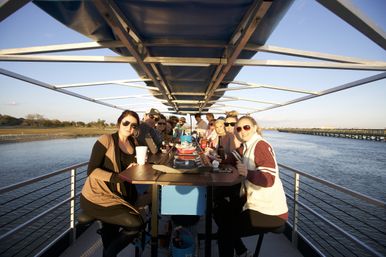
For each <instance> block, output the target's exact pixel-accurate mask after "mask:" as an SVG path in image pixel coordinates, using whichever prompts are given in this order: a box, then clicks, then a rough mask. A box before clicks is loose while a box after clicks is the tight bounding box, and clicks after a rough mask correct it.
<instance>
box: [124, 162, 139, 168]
mask: <svg viewBox="0 0 386 257" xmlns="http://www.w3.org/2000/svg"><path fill="white" fill-rule="evenodd" d="M134 166H138V163H136V162H132V163H130V164H129V166H127V167H126V169H128V168H131V167H134Z"/></svg>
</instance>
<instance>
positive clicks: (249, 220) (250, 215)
mask: <svg viewBox="0 0 386 257" xmlns="http://www.w3.org/2000/svg"><path fill="white" fill-rule="evenodd" d="M239 222H240V226H239V228H240V233H241V235H248V234H251V233H253V228H262V229H264V228H277V227H280V226H282V225H283V224H284V223H285V220H283V219H281V218H280V217H278V216H273V215H266V214H263V213H260V212H258V211H253V210H245V211H243V212H242V213H241V214H240V221H239Z"/></svg>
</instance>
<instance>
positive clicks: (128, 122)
mask: <svg viewBox="0 0 386 257" xmlns="http://www.w3.org/2000/svg"><path fill="white" fill-rule="evenodd" d="M121 124H122V125H123V126H125V127H127V126H129V125H130V124H131V127H132V128H133V129H137V128H138V124H137V123H130V121H124V122H122V123H121Z"/></svg>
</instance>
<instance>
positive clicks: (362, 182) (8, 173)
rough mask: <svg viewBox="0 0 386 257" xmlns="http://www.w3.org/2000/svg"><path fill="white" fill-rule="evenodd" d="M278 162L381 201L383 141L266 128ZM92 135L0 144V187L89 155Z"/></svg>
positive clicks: (385, 165)
mask: <svg viewBox="0 0 386 257" xmlns="http://www.w3.org/2000/svg"><path fill="white" fill-rule="evenodd" d="M264 137H265V138H266V139H267V141H269V142H270V143H271V144H272V146H273V148H274V150H275V152H276V156H277V160H278V162H279V163H281V164H284V165H287V166H290V167H292V168H295V169H298V170H301V171H304V172H307V173H310V174H312V175H315V176H318V177H321V178H323V179H325V180H328V181H331V182H333V183H336V184H339V185H341V186H344V187H347V188H349V189H352V190H354V191H358V192H360V193H363V194H365V195H368V196H371V197H374V198H377V199H379V200H382V201H386V193H385V190H384V185H385V182H386V144H385V143H384V142H375V141H366V140H355V139H346V138H332V137H322V136H312V135H302V134H291V133H282V132H276V131H265V132H264ZM96 139H97V138H95V137H86V138H75V139H55V140H45V141H32V142H22V143H9V144H0V163H1V165H0V176H1V180H0V187H4V186H7V185H10V184H13V183H17V182H20V181H24V180H27V179H30V178H33V177H36V176H39V175H43V174H46V173H48V172H52V171H54V170H57V169H60V168H64V167H66V166H70V165H73V164H77V163H80V162H83V161H87V160H88V159H89V156H90V153H91V149H92V146H93V144H94V142H95V141H96Z"/></svg>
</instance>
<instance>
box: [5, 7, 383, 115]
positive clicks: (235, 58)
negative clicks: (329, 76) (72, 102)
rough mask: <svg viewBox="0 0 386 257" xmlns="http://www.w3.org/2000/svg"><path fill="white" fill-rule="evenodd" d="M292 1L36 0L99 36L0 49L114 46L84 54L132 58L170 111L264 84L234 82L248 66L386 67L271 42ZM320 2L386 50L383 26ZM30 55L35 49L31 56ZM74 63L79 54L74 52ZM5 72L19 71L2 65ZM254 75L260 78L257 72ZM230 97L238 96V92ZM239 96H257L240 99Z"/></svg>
mask: <svg viewBox="0 0 386 257" xmlns="http://www.w3.org/2000/svg"><path fill="white" fill-rule="evenodd" d="M27 2H28V1H6V3H5V4H3V6H2V7H1V15H0V18H1V19H4V18H6V17H7V16H8V15H10V14H11V13H12V12H14V11H15V10H17V9H18V8H20V7H21V6H23V5H24V4H25V3H27ZM292 2H293V1H292V0H280V1H264V0H256V1H253V0H232V1H228V0H189V1H188V0H180V1H168V0H142V1H126V0H110V1H105V0H95V1H45V0H35V1H33V3H34V4H35V5H37V6H38V7H39V8H41V9H42V10H44V11H45V12H47V13H48V14H49V15H51V16H52V17H54V18H55V19H56V20H58V21H59V22H61V23H63V24H64V25H66V26H68V27H69V28H71V29H73V30H75V31H77V32H79V33H81V34H83V35H85V36H87V37H88V38H90V39H91V40H92V41H93V42H90V43H89V44H87V43H84V44H68V45H67V46H64V45H61V46H58V47H57V48H56V49H55V48H52V47H51V48H47V47H41V48H31V49H29V50H27V51H26V50H25V49H24V50H17V49H16V50H15V49H11V50H9V51H7V50H2V53H1V56H2V57H1V58H2V60H6V61H9V60H15V61H52V60H53V59H48V58H47V57H44V56H40V57H39V56H38V55H36V54H38V53H43V52H44V53H47V52H58V51H64V50H69V51H70V50H82V49H95V48H108V49H111V50H112V51H114V52H115V53H116V54H117V55H116V56H105V57H103V58H102V59H103V60H95V59H94V60H93V59H92V58H91V57H88V58H89V59H87V56H84V58H86V59H85V60H83V61H86V62H87V61H89V62H93V61H99V62H102V61H103V62H117V63H130V64H131V65H132V67H133V68H134V69H135V71H136V72H137V73H138V75H139V78H138V79H137V80H136V81H143V82H144V83H145V85H146V89H148V90H149V91H150V93H151V94H152V95H153V96H154V97H156V98H158V99H161V100H162V103H163V104H164V105H166V106H167V108H168V110H169V111H170V112H172V113H179V114H184V113H198V112H200V113H205V112H208V111H209V110H210V108H211V107H212V106H213V104H215V103H216V102H217V101H218V100H219V99H220V98H223V97H224V93H225V92H226V91H227V89H228V85H229V84H230V83H234V84H238V85H240V86H244V87H264V86H262V85H260V86H258V85H256V84H253V83H248V82H237V81H234V79H235V77H236V76H237V74H238V73H239V72H240V70H241V69H242V68H243V67H244V66H280V67H314V68H333V69H334V68H336V69H356V70H375V71H385V70H386V65H385V62H379V61H378V62H375V61H371V60H362V59H357V58H351V57H345V56H336V55H331V54H323V53H317V52H306V51H302V50H296V49H288V48H280V47H273V46H267V45H265V44H266V41H267V39H268V38H269V36H270V35H271V33H272V32H273V31H274V29H275V27H276V26H277V24H278V23H279V21H280V20H281V19H282V17H283V16H284V15H285V13H286V12H287V10H288V9H289V8H290V6H291V4H292ZM319 2H320V3H321V4H322V5H324V6H325V7H327V8H328V9H330V10H331V11H332V12H334V13H335V14H336V15H338V16H340V17H342V18H343V19H344V20H345V21H346V22H348V23H349V24H351V25H352V26H354V27H355V28H356V29H358V30H359V31H361V32H362V33H364V34H365V35H366V36H367V37H369V38H370V39H371V40H373V41H374V42H375V43H376V44H378V45H380V46H381V47H382V48H383V49H386V39H385V34H384V32H383V31H382V30H381V29H379V28H378V27H376V26H373V25H372V23H371V22H370V21H369V20H367V19H366V18H364V16H362V15H361V14H360V13H358V12H357V11H356V10H355V9H354V8H353V7H352V6H351V5H349V4H347V3H343V2H341V1H328V0H320V1H319ZM257 52H270V53H279V54H285V55H292V56H300V57H306V58H313V59H318V60H327V61H328V62H323V63H317V62H313V63H307V62H302V63H293V62H276V63H275V62H273V61H272V62H268V61H262V60H254V59H252V58H253V56H254V55H255V54H256V53H257ZM31 53H32V54H34V55H29V54H31ZM53 58H56V61H60V60H61V59H60V58H61V57H60V56H56V57H53ZM64 61H71V57H67V59H66V60H64ZM72 61H79V60H77V59H76V58H73V59H72ZM2 73H3V74H5V75H9V76H13V77H17V76H16V75H14V74H11V72H7V71H4V70H2ZM256 78H257V79H258V75H257V76H256ZM383 78H385V74H384V73H381V74H379V75H377V76H371V77H369V78H367V80H366V81H361V82H358V83H354V84H352V85H342V86H340V87H336V88H332V89H328V90H325V91H323V92H310V91H307V90H293V89H287V88H274V87H271V88H273V89H279V90H287V91H296V92H299V93H302V94H305V96H303V97H301V98H296V99H293V100H291V101H288V102H285V103H269V102H265V103H266V104H268V106H267V107H266V108H263V109H254V110H250V111H249V113H254V112H258V111H263V110H268V109H272V108H277V107H281V106H285V105H288V104H292V103H295V102H298V101H303V100H307V99H310V98H313V97H317V96H320V95H324V94H327V93H332V92H336V91H340V90H342V89H346V88H349V87H352V86H356V85H361V84H363V83H367V82H370V81H374V80H379V79H383ZM121 82H122V83H129V82H130V81H121ZM78 86H81V85H78ZM265 87H268V86H265ZM50 89H54V90H57V91H60V92H62V93H67V94H71V95H73V96H77V97H81V98H84V99H86V100H91V101H93V102H96V103H101V104H104V105H108V106H111V107H115V108H119V107H117V106H114V105H111V104H109V103H107V102H103V101H102V100H97V99H89V98H88V97H85V96H80V95H78V94H75V93H71V92H69V91H68V90H66V89H65V87H62V88H58V87H54V86H53V87H51V88H50ZM227 99H228V100H232V97H230V98H229V97H228V98H227ZM233 100H245V101H253V100H252V99H235V98H233ZM260 102H264V101H260ZM228 110H229V108H228ZM212 112H213V111H212ZM214 113H215V112H214Z"/></svg>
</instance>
